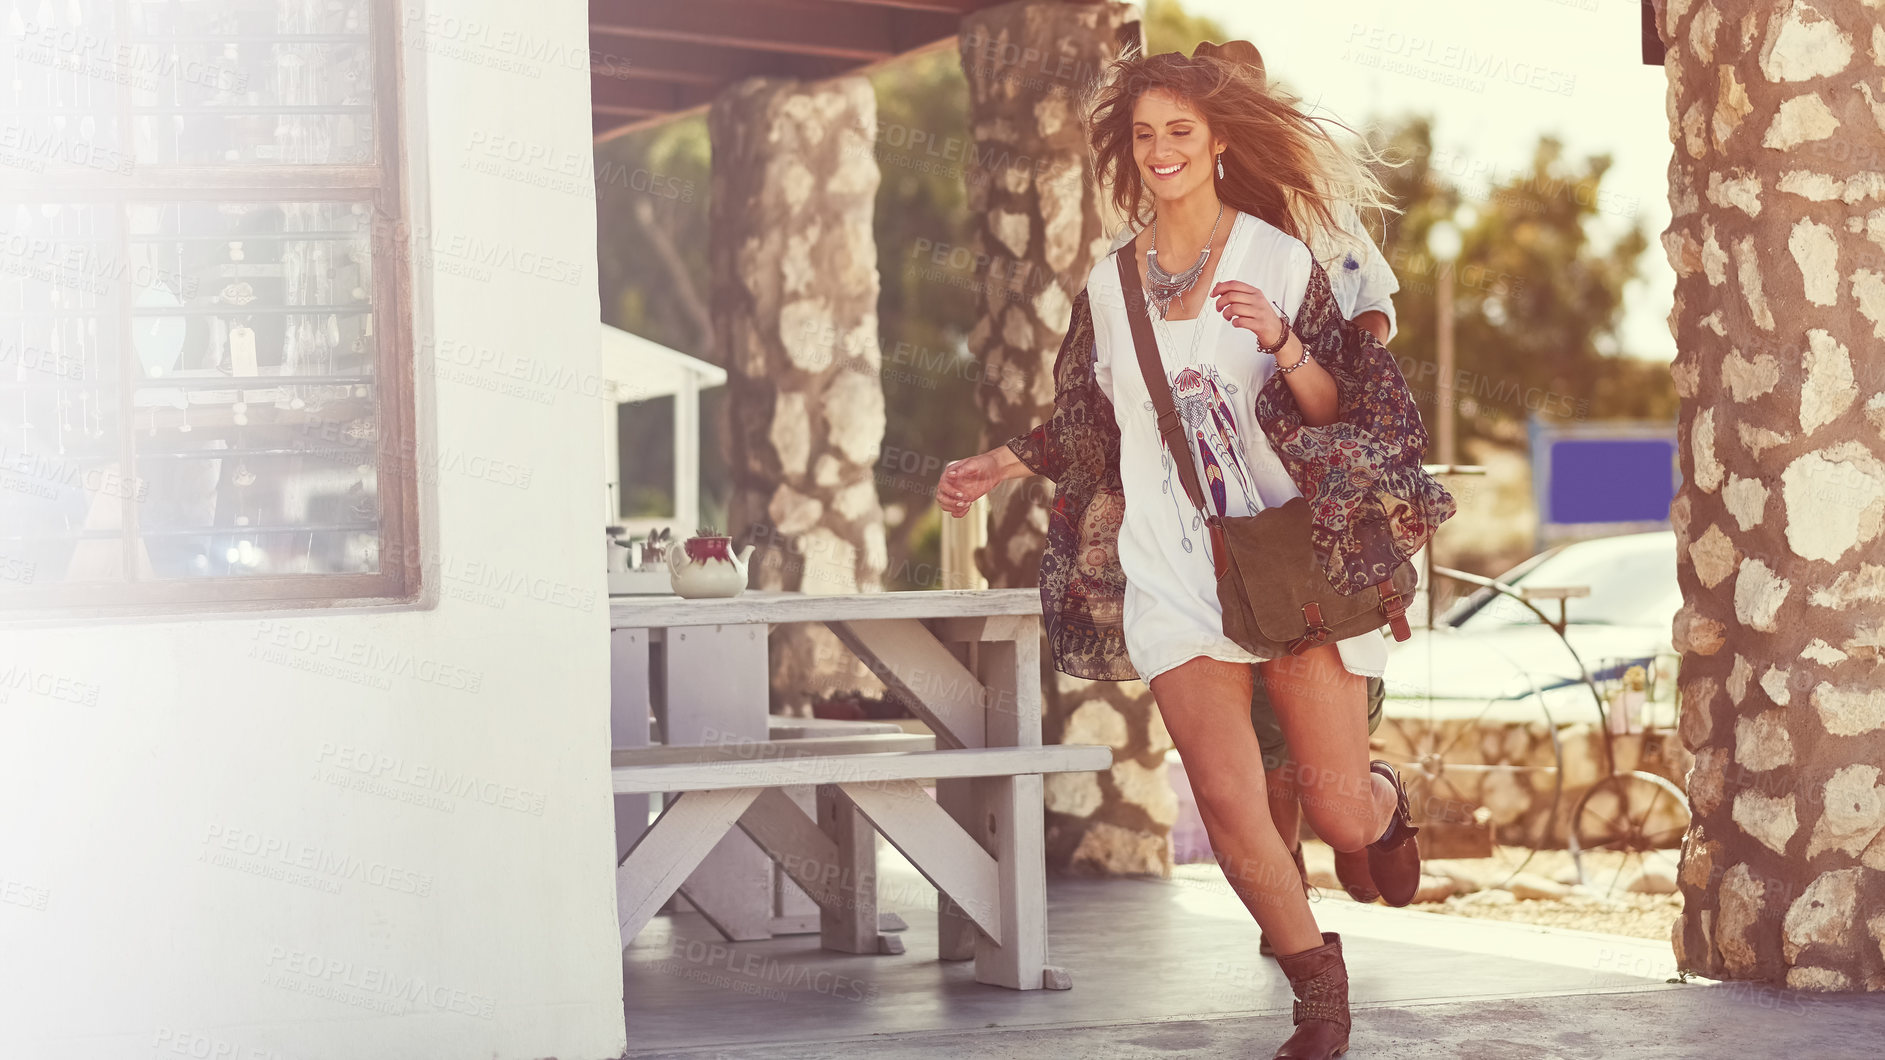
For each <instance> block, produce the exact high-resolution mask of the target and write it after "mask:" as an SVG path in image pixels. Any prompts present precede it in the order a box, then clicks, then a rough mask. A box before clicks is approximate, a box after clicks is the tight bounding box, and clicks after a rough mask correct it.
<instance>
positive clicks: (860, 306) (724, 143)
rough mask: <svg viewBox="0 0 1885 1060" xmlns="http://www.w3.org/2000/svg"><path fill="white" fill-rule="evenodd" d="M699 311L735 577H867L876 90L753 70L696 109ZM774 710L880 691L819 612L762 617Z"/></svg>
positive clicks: (830, 586)
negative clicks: (742, 557)
mask: <svg viewBox="0 0 1885 1060" xmlns="http://www.w3.org/2000/svg"><path fill="white" fill-rule="evenodd" d="M707 124H708V130H709V134H710V136H711V140H712V150H713V202H712V207H711V213H710V223H711V231H712V235H711V237H710V239H711V245H710V247H709V258H710V265H711V271H712V277H713V295H712V300H713V318H714V328H715V341H716V342H717V343H718V345H719V347H720V351H719V352H720V362H721V363H722V364H724V365H725V366H726V368H727V389H728V395H727V423H728V432H729V435H730V437H729V439H728V443H729V448H728V454H729V459H730V462H731V465H732V479H733V497H732V501H731V505H730V515H729V522H730V523H731V526H730V527H729V528H728V531H729V532H730V533H732V534H733V535H734V536H735V538H736V539H737V540H736V541H735V544H736V546H738V545H743V544H748V543H750V544H753V545H756V546H758V548H757V550H756V551H755V552H754V554H753V558H752V569H753V572H754V573H752V574H751V576H750V578H749V582H748V584H749V585H750V586H751V587H753V588H755V589H794V590H799V591H802V592H807V593H819V594H833V593H851V592H875V591H878V590H881V589H882V588H883V585H882V578H883V571H884V567H885V565H886V563H887V558H886V555H885V546H884V518H883V509H882V507H880V506H879V504H878V502H877V485H876V480H875V479H874V477H873V474H872V469H873V467H874V465H875V464H876V463H877V459H878V452H879V449H880V447H881V445H882V443H883V437H884V391H883V381H882V379H881V377H880V374H879V369H880V367H881V365H882V356H881V353H880V351H879V348H878V341H877V290H878V282H877V247H876V243H875V241H874V236H873V233H872V227H871V217H872V211H873V208H874V206H875V203H876V196H877V181H878V170H877V160H876V157H875V156H874V154H873V153H872V143H873V140H874V137H875V130H876V126H877V101H876V97H875V95H873V93H872V90H871V86H870V82H869V81H867V80H865V79H864V78H862V77H841V78H834V79H832V80H829V81H820V82H815V83H803V82H798V81H787V80H774V79H766V78H753V79H749V80H746V81H742V82H740V83H739V84H737V85H734V86H733V87H731V88H729V89H727V90H726V91H725V92H724V93H722V94H721V96H720V97H719V98H718V99H716V100H715V101H714V103H713V106H712V108H711V109H710V111H709V113H708V119H707ZM772 662H773V671H772V693H773V709H774V711H775V712H783V713H803V712H805V710H806V708H808V707H809V704H810V701H811V698H812V697H813V695H815V694H817V693H820V692H825V691H834V690H844V689H849V688H860V689H864V690H865V691H881V689H882V687H883V686H882V683H881V682H879V681H877V680H876V678H874V677H872V676H871V675H870V673H869V671H867V670H866V669H865V668H864V666H863V665H862V664H861V663H859V662H857V661H856V659H855V658H854V657H853V656H852V655H851V653H850V652H848V651H846V650H845V649H844V647H843V645H841V644H839V643H838V641H837V639H836V638H835V637H834V636H832V634H831V633H830V632H829V631H827V630H825V629H824V628H822V627H813V626H805V625H788V626H780V627H778V628H777V629H775V630H774V631H773V635H772Z"/></svg>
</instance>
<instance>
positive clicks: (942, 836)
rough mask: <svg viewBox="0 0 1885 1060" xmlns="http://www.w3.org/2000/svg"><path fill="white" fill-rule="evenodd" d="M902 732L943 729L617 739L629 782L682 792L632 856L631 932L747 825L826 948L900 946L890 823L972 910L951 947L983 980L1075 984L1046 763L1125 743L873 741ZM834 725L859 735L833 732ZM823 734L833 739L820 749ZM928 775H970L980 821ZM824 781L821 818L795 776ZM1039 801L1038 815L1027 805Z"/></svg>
mask: <svg viewBox="0 0 1885 1060" xmlns="http://www.w3.org/2000/svg"><path fill="white" fill-rule="evenodd" d="M899 739H901V740H911V739H917V740H921V739H930V738H927V737H910V736H908V735H907V734H887V733H886V734H873V735H865V736H837V737H812V738H809V739H803V740H781V741H750V742H749V743H746V744H735V745H731V746H716V745H706V746H703V747H694V748H659V749H656V748H650V749H644V750H635V751H628V752H623V751H617V752H616V753H615V762H616V764H615V768H614V769H613V777H614V790H615V792H616V794H618V795H635V794H656V793H678V794H674V795H672V796H671V797H670V798H669V799H668V800H667V803H666V806H665V808H664V809H663V810H662V813H661V816H660V817H659V818H658V819H657V820H656V821H655V822H654V824H653V825H651V826H649V828H648V830H647V831H646V832H645V833H643V834H642V836H641V837H640V839H638V840H637V841H636V842H635V844H634V845H633V846H632V847H631V848H630V849H629V850H628V852H627V854H626V855H625V856H624V857H623V858H622V861H621V865H620V867H619V868H618V870H617V883H616V900H617V913H618V920H619V921H620V924H621V931H622V939H623V943H624V945H626V944H627V942H628V941H630V940H632V939H633V938H634V937H635V936H636V935H637V934H639V933H640V931H641V929H642V928H643V927H644V926H646V924H647V923H648V920H649V919H650V918H651V917H653V916H654V914H655V912H656V911H657V910H659V909H660V907H661V905H662V903H663V902H665V901H666V900H667V899H668V897H669V896H670V895H672V894H673V893H674V892H675V890H676V889H677V888H679V887H680V886H681V884H682V882H683V881H685V880H686V879H687V876H688V874H689V873H691V872H693V871H694V868H695V867H696V866H697V865H699V864H700V862H701V859H703V858H705V857H706V856H707V853H708V852H709V851H710V850H712V849H713V847H714V845H715V844H716V843H718V842H719V841H720V839H721V837H722V836H724V835H725V834H726V833H727V832H728V831H729V830H731V829H733V828H735V827H738V828H739V829H740V830H741V831H742V832H744V833H745V834H746V835H747V836H749V837H750V838H751V839H752V840H753V842H754V843H756V844H757V845H758V846H759V848H760V849H761V850H763V851H765V852H766V854H767V856H769V857H770V858H772V860H773V861H774V862H775V863H776V864H778V865H779V867H780V868H781V870H783V871H784V872H785V873H786V875H787V876H789V877H790V878H791V879H792V881H793V882H794V883H796V884H798V885H799V887H801V888H803V889H804V891H805V892H806V893H807V894H808V895H810V896H811V898H812V900H813V901H814V902H816V903H817V904H818V907H819V910H820V928H821V930H820V936H821V942H822V944H823V945H824V947H825V948H827V949H834V950H840V951H843V952H847V953H900V952H902V949H903V947H902V943H901V940H898V939H895V938H893V937H890V936H886V935H883V934H882V933H881V932H880V930H879V925H878V916H877V886H876V864H875V861H876V859H875V856H874V853H875V840H874V838H873V836H872V835H871V830H872V828H873V827H874V828H875V829H876V831H879V832H881V833H883V835H884V838H885V839H887V840H889V842H890V843H891V845H893V846H895V847H896V848H897V849H898V850H899V851H901V852H902V854H903V856H904V857H906V858H908V859H909V860H910V862H911V863H912V864H913V865H915V866H916V867H917V869H918V870H919V871H920V872H922V874H923V875H924V877H925V878H927V879H928V880H929V882H931V883H932V884H934V885H935V886H936V888H937V890H938V891H940V892H941V893H942V894H943V895H944V896H946V897H947V898H948V899H949V900H950V902H951V903H952V904H951V905H950V906H949V908H950V909H951V910H954V911H956V912H959V914H960V915H961V916H962V917H965V918H967V920H968V921H969V922H970V923H972V925H973V930H974V945H973V949H972V951H970V950H967V948H966V947H964V946H962V945H960V943H959V941H957V940H952V939H951V938H949V937H947V936H946V937H945V938H944V939H943V942H942V953H941V956H942V957H943V958H944V959H964V958H967V957H971V956H972V957H973V958H974V959H975V978H976V980H977V981H979V982H984V983H992V984H995V985H999V986H1007V987H1010V988H1014V989H1022V990H1033V989H1041V988H1047V989H1062V990H1064V989H1066V988H1067V987H1068V986H1070V985H1072V984H1071V980H1070V978H1069V976H1068V975H1067V973H1066V972H1065V971H1064V970H1062V969H1059V968H1054V967H1051V966H1049V965H1048V964H1047V963H1046V961H1047V881H1046V867H1045V853H1044V851H1043V849H1042V844H1041V839H1042V837H1041V822H1040V820H1039V817H1038V815H1039V813H1040V810H1039V807H1040V796H1039V789H1040V784H1041V777H1042V775H1043V774H1047V773H1067V772H1090V771H1095V770H1102V769H1109V768H1111V767H1112V764H1113V753H1112V750H1111V749H1110V748H1107V747H1101V746H1092V745H1048V746H1032V747H971V748H951V749H946V750H920V751H911V750H869V751H865V750H862V749H863V748H865V747H867V746H870V745H869V744H867V743H863V742H860V741H877V742H878V744H879V745H880V746H881V745H882V744H884V743H886V742H888V741H894V740H899ZM834 741H846V742H844V743H839V744H837V745H836V746H835V747H833V746H832V745H833V742H834ZM818 745H825V748H826V749H825V750H824V751H823V752H822V753H821V752H816V751H812V748H814V747H816V746H818ZM655 751H660V752H664V753H663V754H654V753H653V752H655ZM845 751H851V752H854V753H843V752H845ZM800 752H810V753H800ZM834 752H835V753H834ZM924 780H936V781H939V782H949V781H960V782H964V783H965V784H966V786H967V796H968V799H969V800H970V801H971V802H972V803H973V805H974V807H975V810H976V812H975V813H974V814H972V815H968V820H969V821H971V822H975V824H976V825H977V826H979V827H978V828H977V831H978V832H979V833H980V834H971V832H970V831H969V830H967V829H965V827H964V826H963V824H960V823H958V818H959V817H961V816H964V815H962V814H961V812H960V809H959V808H958V809H957V810H955V811H950V810H945V809H944V808H943V807H942V806H941V805H939V804H938V803H937V802H936V801H935V800H934V799H932V798H930V797H929V795H928V794H927V793H926V792H925V791H924V790H923V786H922V784H921V783H920V781H924ZM808 785H809V786H814V787H815V788H816V790H817V815H818V816H817V820H815V821H814V820H813V819H812V817H811V816H809V815H808V814H807V813H806V812H805V811H804V810H803V809H801V808H800V807H799V805H798V804H797V803H796V802H794V801H793V800H792V799H791V798H790V797H789V796H788V795H786V793H785V792H784V791H783V790H781V789H784V788H789V787H797V786H808ZM939 786H940V785H939ZM1023 812H1025V813H1027V814H1029V815H1030V816H1031V817H1032V818H1033V819H1032V820H1031V821H1024V820H1022V819H1021V814H1022V813H1023Z"/></svg>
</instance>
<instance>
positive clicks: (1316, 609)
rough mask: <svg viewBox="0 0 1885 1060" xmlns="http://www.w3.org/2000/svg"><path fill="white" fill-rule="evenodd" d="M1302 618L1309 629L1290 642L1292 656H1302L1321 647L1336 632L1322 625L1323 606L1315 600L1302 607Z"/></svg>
mask: <svg viewBox="0 0 1885 1060" xmlns="http://www.w3.org/2000/svg"><path fill="white" fill-rule="evenodd" d="M1302 617H1303V621H1304V622H1305V623H1306V624H1307V625H1308V627H1309V628H1308V629H1307V630H1305V631H1304V632H1303V635H1302V636H1300V637H1297V638H1296V639H1295V640H1292V641H1290V642H1289V653H1290V654H1291V655H1301V654H1302V653H1303V652H1306V651H1308V650H1309V649H1310V648H1314V647H1317V646H1319V645H1321V644H1322V643H1323V642H1325V641H1327V640H1328V639H1329V637H1330V635H1332V634H1333V633H1334V632H1335V631H1334V630H1332V629H1330V628H1329V627H1328V626H1325V625H1323V624H1322V605H1321V604H1320V603H1317V602H1316V601H1314V600H1311V601H1309V602H1308V603H1306V604H1304V605H1302Z"/></svg>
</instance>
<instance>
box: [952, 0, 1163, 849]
mask: <svg viewBox="0 0 1885 1060" xmlns="http://www.w3.org/2000/svg"><path fill="white" fill-rule="evenodd" d="M1138 17H1139V16H1138V13H1137V10H1136V9H1135V8H1133V7H1131V6H1128V5H1126V4H1115V3H1100V4H1075V3H1064V2H1061V0H1020V2H1017V3H1010V4H1003V5H1000V6H997V7H990V8H985V9H983V10H981V11H977V12H975V13H974V14H971V15H968V16H966V17H964V18H963V20H962V32H961V35H960V49H961V56H962V69H963V73H964V74H965V75H966V76H967V78H968V82H969V127H970V138H971V141H972V144H973V147H972V148H971V151H970V158H969V163H970V164H969V166H968V167H967V169H966V171H965V178H964V179H965V180H966V181H967V183H968V201H969V209H970V211H971V213H972V214H973V215H974V217H975V229H974V231H975V250H976V252H977V254H978V258H977V260H978V261H979V262H981V263H983V267H984V268H985V269H986V272H985V273H984V275H983V277H982V280H983V283H982V318H981V320H980V321H979V322H978V323H977V324H976V325H975V328H974V330H973V331H971V332H970V333H969V338H968V345H969V349H970V351H971V352H973V353H974V355H975V356H976V357H977V358H978V359H979V360H980V361H981V362H982V364H983V366H984V368H983V372H982V374H981V378H983V379H985V380H988V381H989V385H986V386H982V387H980V388H978V390H977V393H976V401H977V404H978V405H979V406H980V407H981V410H982V415H983V417H984V418H985V419H986V421H987V423H988V431H987V433H986V435H985V436H984V438H985V443H984V448H987V447H990V446H994V445H999V444H1001V442H1003V441H1004V440H1006V439H1008V438H1012V437H1014V436H1015V435H1017V434H1021V433H1024V432H1025V431H1027V430H1028V429H1029V428H1030V427H1032V426H1033V425H1035V424H1037V423H1039V422H1041V421H1042V420H1044V419H1045V418H1046V417H1047V416H1048V414H1049V413H1050V412H1051V411H1052V410H1053V406H1054V373H1053V368H1054V356H1055V354H1057V353H1058V352H1059V350H1060V340H1061V337H1062V336H1063V335H1065V334H1066V331H1067V324H1068V320H1069V318H1070V316H1071V312H1072V304H1073V298H1074V296H1075V295H1077V294H1079V292H1080V290H1081V288H1083V287H1084V286H1085V285H1086V275H1087V272H1088V270H1090V269H1091V268H1092V267H1093V264H1094V262H1095V261H1097V260H1099V256H1100V255H1102V254H1104V253H1105V252H1106V246H1107V244H1108V242H1109V235H1110V233H1109V231H1108V229H1107V228H1106V225H1105V223H1104V220H1103V210H1102V205H1101V192H1100V188H1099V186H1098V184H1097V183H1096V182H1095V180H1094V179H1093V176H1092V165H1091V163H1090V160H1089V151H1088V148H1087V143H1086V128H1085V124H1084V121H1083V119H1084V116H1085V112H1086V110H1087V108H1088V107H1089V106H1090V104H1091V101H1092V97H1093V94H1094V92H1095V90H1096V89H1097V88H1098V86H1099V84H1100V83H1101V81H1102V79H1103V78H1104V77H1105V74H1106V70H1105V64H1106V62H1107V61H1108V60H1111V59H1114V58H1116V57H1118V56H1119V54H1120V52H1121V49H1122V47H1124V46H1125V44H1126V43H1128V42H1130V43H1132V44H1133V45H1134V46H1135V47H1142V46H1143V45H1142V30H1141V27H1140V24H1139V22H1138ZM1050 499H1051V488H1050V484H1049V483H1048V482H1047V481H1046V480H1044V479H1029V480H1025V481H1023V482H1020V483H1017V484H1014V487H1004V488H1002V489H1000V490H997V491H996V493H995V495H994V496H992V497H991V498H990V515H989V528H988V542H989V544H988V545H987V546H986V547H984V548H982V549H979V550H978V552H977V556H976V559H977V562H978V564H979V565H980V567H981V569H982V572H983V574H985V575H986V576H987V578H988V583H989V585H991V586H995V587H998V588H999V587H1011V586H1029V585H1036V584H1038V583H1039V582H1038V579H1039V574H1040V563H1041V550H1042V548H1043V547H1044V545H1045V541H1046V532H1047V505H1048V503H1049V501H1050ZM1042 659H1043V661H1044V662H1045V664H1046V666H1045V669H1046V674H1045V679H1046V682H1047V686H1046V702H1045V711H1046V733H1045V736H1046V739H1048V740H1049V741H1050V742H1051V741H1062V742H1068V743H1105V744H1111V745H1112V746H1113V748H1114V750H1115V754H1114V761H1115V765H1114V766H1113V768H1112V770H1111V771H1110V773H1099V774H1093V773H1082V774H1059V775H1055V776H1051V777H1049V778H1048V780H1047V809H1048V814H1047V854H1048V859H1049V861H1050V863H1052V864H1055V865H1058V866H1063V867H1066V866H1071V867H1074V868H1076V869H1085V870H1090V871H1097V872H1102V873H1156V874H1159V875H1168V874H1169V873H1170V871H1171V864H1172V854H1171V826H1172V822H1173V821H1174V820H1175V819H1176V818H1177V800H1176V798H1175V797H1174V796H1173V794H1172V790H1171V785H1170V782H1169V780H1168V779H1167V777H1166V769H1165V758H1164V755H1165V751H1166V750H1168V749H1169V748H1170V747H1171V739H1170V737H1169V736H1168V735H1167V734H1166V732H1165V726H1164V725H1163V724H1162V723H1161V722H1160V720H1159V717H1158V712H1157V710H1156V709H1155V708H1154V706H1153V704H1152V697H1151V693H1150V692H1148V691H1147V690H1146V688H1145V686H1144V685H1143V684H1140V683H1139V682H1137V681H1134V682H1129V683H1125V684H1120V683H1115V682H1106V681H1101V682H1090V681H1079V680H1075V679H1073V678H1070V677H1066V676H1064V675H1062V674H1059V673H1057V672H1055V671H1054V670H1053V669H1052V662H1051V655H1050V653H1049V652H1047V651H1045V650H1044V651H1043V652H1042Z"/></svg>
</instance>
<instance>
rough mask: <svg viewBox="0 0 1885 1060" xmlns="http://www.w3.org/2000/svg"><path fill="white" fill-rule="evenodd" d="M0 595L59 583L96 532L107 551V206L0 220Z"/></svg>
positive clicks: (116, 415)
mask: <svg viewBox="0 0 1885 1060" xmlns="http://www.w3.org/2000/svg"><path fill="white" fill-rule="evenodd" d="M0 223H3V224H4V227H3V228H0V592H4V591H5V590H7V589H10V588H18V587H22V586H24V585H29V584H43V583H45V582H48V581H59V580H63V577H64V573H65V572H66V571H67V570H68V569H69V568H70V567H71V565H72V561H73V558H74V555H75V554H76V552H77V550H78V544H79V542H80V540H81V539H82V537H83V536H84V535H85V534H86V533H87V532H88V531H89V530H96V531H97V535H96V536H97V538H98V539H100V541H101V544H100V545H98V546H95V548H94V551H96V550H99V549H102V551H103V552H104V553H105V554H106V556H107V558H108V560H109V559H111V558H112V557H116V556H117V552H116V550H118V549H119V545H118V541H117V536H118V535H117V530H116V527H117V526H118V520H119V506H120V503H121V502H120V497H122V495H123V491H124V490H125V489H126V488H127V483H126V482H125V481H124V480H125V477H126V476H125V475H124V473H123V470H122V462H121V459H122V450H121V446H122V444H123V441H124V439H123V436H122V433H121V428H122V416H121V405H120V403H121V400H122V393H123V392H122V389H121V386H120V378H119V364H118V359H119V350H120V347H121V345H122V341H123V338H122V334H121V331H120V327H119V325H120V321H119V319H118V314H117V311H116V305H117V302H118V299H119V297H120V293H119V291H118V290H117V285H116V282H115V281H114V280H113V279H111V276H110V274H111V272H112V268H111V265H112V264H113V263H114V262H116V261H118V260H121V259H119V258H118V256H117V255H116V254H115V248H116V247H117V246H118V245H119V242H120V240H121V238H122V231H121V228H120V226H119V224H118V210H117V207H115V206H112V205H105V206H100V205H96V204H76V203H44V204H32V205H30V206H29V205H23V204H15V205H14V206H13V207H12V208H11V210H10V211H8V212H6V213H4V214H0Z"/></svg>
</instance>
